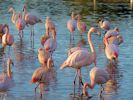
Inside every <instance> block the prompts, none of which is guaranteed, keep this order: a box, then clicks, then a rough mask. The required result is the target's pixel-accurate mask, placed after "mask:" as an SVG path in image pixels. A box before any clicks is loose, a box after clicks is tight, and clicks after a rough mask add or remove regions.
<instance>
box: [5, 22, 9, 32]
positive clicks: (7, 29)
mask: <svg viewBox="0 0 133 100" xmlns="http://www.w3.org/2000/svg"><path fill="white" fill-rule="evenodd" d="M5 29H6V31H5V33H6V34H9V27H8V25H7V24H6V25H5Z"/></svg>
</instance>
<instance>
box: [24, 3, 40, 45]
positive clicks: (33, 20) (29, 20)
mask: <svg viewBox="0 0 133 100" xmlns="http://www.w3.org/2000/svg"><path fill="white" fill-rule="evenodd" d="M23 12H24V16H23V17H24V18H23V19H24V20H25V22H26V24H27V25H29V26H30V28H31V35H30V40H31V41H33V44H32V46H34V27H33V29H32V26H34V25H35V24H37V23H42V20H41V19H40V18H38V17H37V16H35V15H32V14H30V13H28V12H27V9H26V5H24V7H23Z"/></svg>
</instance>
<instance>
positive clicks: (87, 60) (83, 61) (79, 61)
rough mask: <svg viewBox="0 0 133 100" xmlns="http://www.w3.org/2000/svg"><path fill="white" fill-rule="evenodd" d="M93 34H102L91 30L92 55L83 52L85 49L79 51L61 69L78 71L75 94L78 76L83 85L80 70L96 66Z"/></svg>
mask: <svg viewBox="0 0 133 100" xmlns="http://www.w3.org/2000/svg"><path fill="white" fill-rule="evenodd" d="M93 32H97V33H98V35H100V33H99V32H98V31H97V29H96V28H95V27H91V28H90V29H89V31H88V42H89V45H90V48H91V53H90V52H88V51H87V50H83V49H81V50H77V51H75V52H73V53H72V54H71V55H70V56H68V58H67V59H66V60H65V61H64V63H63V64H62V65H61V67H60V69H64V68H66V67H68V68H70V67H72V68H74V69H76V76H75V78H74V92H75V81H76V78H77V75H78V77H79V81H80V83H82V77H81V70H80V69H81V68H82V67H83V66H87V65H91V64H92V63H94V64H95V65H96V51H95V48H94V45H93V43H92V40H91V34H92V33H93ZM82 84H83V83H82Z"/></svg>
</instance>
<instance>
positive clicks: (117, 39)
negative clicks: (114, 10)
mask: <svg viewBox="0 0 133 100" xmlns="http://www.w3.org/2000/svg"><path fill="white" fill-rule="evenodd" d="M104 38H106V39H107V40H108V43H109V44H115V45H120V44H121V43H123V42H124V39H123V37H122V35H120V31H119V28H118V27H115V28H114V29H110V30H108V31H107V32H106V34H105V36H104Z"/></svg>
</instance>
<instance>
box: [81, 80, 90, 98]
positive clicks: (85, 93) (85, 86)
mask: <svg viewBox="0 0 133 100" xmlns="http://www.w3.org/2000/svg"><path fill="white" fill-rule="evenodd" d="M88 85H89V84H88V83H87V82H86V83H84V86H83V93H82V94H83V95H85V96H86V97H89V94H88V92H87V87H88Z"/></svg>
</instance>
